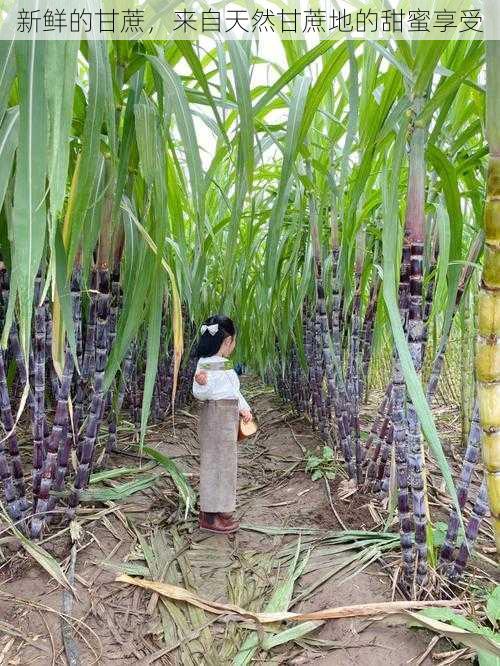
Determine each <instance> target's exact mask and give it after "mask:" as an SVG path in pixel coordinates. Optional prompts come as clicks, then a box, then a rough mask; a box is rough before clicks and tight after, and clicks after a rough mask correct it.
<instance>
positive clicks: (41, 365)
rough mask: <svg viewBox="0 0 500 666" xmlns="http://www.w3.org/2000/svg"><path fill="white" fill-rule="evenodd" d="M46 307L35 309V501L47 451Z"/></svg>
mask: <svg viewBox="0 0 500 666" xmlns="http://www.w3.org/2000/svg"><path fill="white" fill-rule="evenodd" d="M45 317H46V315H45V306H44V305H41V306H40V305H38V306H37V307H36V308H35V353H34V364H33V365H34V401H33V501H34V502H36V499H37V497H38V492H39V489H40V479H41V475H42V467H43V461H44V458H45V455H46V450H45V432H44V430H45V428H44V424H45Z"/></svg>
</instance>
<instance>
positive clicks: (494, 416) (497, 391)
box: [478, 377, 500, 431]
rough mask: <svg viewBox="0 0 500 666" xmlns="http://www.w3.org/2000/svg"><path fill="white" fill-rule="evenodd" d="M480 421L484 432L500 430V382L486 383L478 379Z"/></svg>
mask: <svg viewBox="0 0 500 666" xmlns="http://www.w3.org/2000/svg"><path fill="white" fill-rule="evenodd" d="M478 398H479V419H480V423H481V427H482V429H483V430H487V431H491V430H492V429H493V430H496V429H500V410H499V409H498V405H500V382H490V383H486V382H484V381H483V380H482V379H481V378H480V377H478Z"/></svg>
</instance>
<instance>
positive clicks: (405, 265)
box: [391, 244, 414, 583]
mask: <svg viewBox="0 0 500 666" xmlns="http://www.w3.org/2000/svg"><path fill="white" fill-rule="evenodd" d="M409 281H410V247H409V246H408V245H406V244H405V245H403V253H402V259H401V278H400V281H399V312H400V315H401V319H402V321H403V328H404V330H405V331H407V330H408V323H407V320H408V295H409V290H410V289H409ZM405 397H406V384H405V381H404V376H403V371H402V368H401V362H400V360H399V356H398V353H397V352H395V354H394V371H393V380H392V415H391V419H392V426H393V438H394V453H395V462H396V485H397V489H398V520H399V535H400V540H401V555H402V559H403V579H404V580H405V581H406V583H409V582H410V581H412V580H413V571H414V557H413V530H414V521H413V515H412V513H411V506H410V489H409V472H408V446H407V441H406V437H407V432H408V425H407V421H406V410H405Z"/></svg>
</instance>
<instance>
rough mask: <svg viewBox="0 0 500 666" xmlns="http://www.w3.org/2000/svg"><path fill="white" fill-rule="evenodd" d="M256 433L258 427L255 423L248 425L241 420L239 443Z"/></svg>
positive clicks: (251, 422) (250, 422)
mask: <svg viewBox="0 0 500 666" xmlns="http://www.w3.org/2000/svg"><path fill="white" fill-rule="evenodd" d="M256 432H257V426H256V425H255V421H249V422H248V423H245V422H244V421H243V419H242V418H240V421H239V425H238V442H241V440H243V439H246V438H247V437H251V436H252V435H255V433H256Z"/></svg>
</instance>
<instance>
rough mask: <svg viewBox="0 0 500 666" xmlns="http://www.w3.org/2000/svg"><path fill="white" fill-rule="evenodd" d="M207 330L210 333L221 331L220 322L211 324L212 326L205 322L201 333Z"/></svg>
mask: <svg viewBox="0 0 500 666" xmlns="http://www.w3.org/2000/svg"><path fill="white" fill-rule="evenodd" d="M205 331H208V332H209V333H210V335H215V334H216V333H218V331H219V324H210V326H207V325H206V324H203V326H202V327H201V334H202V335H203V333H205Z"/></svg>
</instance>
